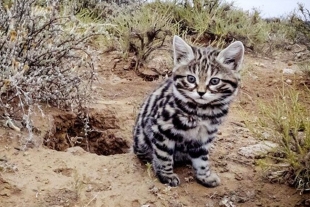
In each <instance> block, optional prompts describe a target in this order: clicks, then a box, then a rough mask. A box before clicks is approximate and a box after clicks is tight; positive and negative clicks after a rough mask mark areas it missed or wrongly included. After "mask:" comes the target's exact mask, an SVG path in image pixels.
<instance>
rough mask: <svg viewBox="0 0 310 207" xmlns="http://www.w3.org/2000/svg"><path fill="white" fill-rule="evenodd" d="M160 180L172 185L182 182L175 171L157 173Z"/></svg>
mask: <svg viewBox="0 0 310 207" xmlns="http://www.w3.org/2000/svg"><path fill="white" fill-rule="evenodd" d="M157 176H158V178H159V180H160V182H162V183H164V184H168V185H170V186H171V187H175V186H177V185H179V184H180V179H179V177H178V175H177V174H175V173H173V174H169V175H167V174H165V175H163V174H157Z"/></svg>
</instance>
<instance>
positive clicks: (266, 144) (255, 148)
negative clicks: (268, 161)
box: [238, 141, 278, 158]
mask: <svg viewBox="0 0 310 207" xmlns="http://www.w3.org/2000/svg"><path fill="white" fill-rule="evenodd" d="M277 146H278V144H276V143H274V142H270V141H262V142H259V143H258V144H254V145H250V146H247V147H241V148H240V149H239V150H238V154H239V155H242V156H244V157H246V158H257V157H260V156H262V155H265V154H267V153H268V152H270V151H272V150H273V149H274V148H276V147H277Z"/></svg>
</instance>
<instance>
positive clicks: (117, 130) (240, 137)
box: [0, 54, 310, 207]
mask: <svg viewBox="0 0 310 207" xmlns="http://www.w3.org/2000/svg"><path fill="white" fill-rule="evenodd" d="M115 59H117V55H115V54H112V55H111V54H110V55H103V58H102V64H100V65H101V66H100V68H99V71H98V81H97V82H96V84H95V86H94V89H93V93H94V94H95V97H96V99H95V100H94V103H92V104H91V105H90V108H91V109H90V111H89V114H90V116H89V123H90V125H91V126H92V129H93V130H94V131H95V132H94V133H93V134H90V137H91V138H89V139H88V140H87V141H85V139H84V140H83V138H81V136H79V134H80V133H82V130H81V129H83V124H81V122H79V119H78V116H77V115H75V114H73V113H70V112H61V111H59V110H57V109H55V108H52V107H48V106H46V107H45V108H44V111H45V116H44V117H42V116H41V115H40V114H39V113H38V114H37V116H36V117H35V119H34V123H33V124H34V126H35V127H36V133H35V135H34V137H33V138H32V140H31V142H29V144H28V146H27V148H26V149H25V150H23V149H22V147H21V144H20V140H25V139H27V137H28V134H27V132H26V130H22V131H21V132H16V131H14V130H12V129H8V128H4V127H0V143H1V144H0V162H1V166H2V169H1V171H0V206H3V207H4V206H5V207H10V206H12V207H13V206H16V207H26V206H27V207H28V206H29V207H39V206H40V207H41V206H42V207H43V206H44V207H45V206H54V207H56V206H72V207H73V206H76V207H80V206H81V207H82V206H85V207H86V206H96V207H97V206H98V207H99V206H100V207H142V206H143V207H148V206H149V207H161V206H163V207H166V206H167V207H185V206H188V207H213V206H214V207H216V206H226V207H233V206H244V207H251V206H270V207H272V206H274V207H275V206H279V207H292V206H306V205H307V202H310V201H309V199H310V195H309V194H300V192H299V191H297V190H295V189H294V188H291V187H289V186H287V185H284V184H279V183H270V182H269V181H267V180H265V179H264V178H263V176H262V175H263V171H262V169H261V168H260V167H259V166H258V165H257V164H256V163H257V160H255V159H254V158H247V157H244V156H242V155H240V154H239V153H238V151H239V149H240V148H241V147H245V146H249V145H251V144H255V143H258V142H259V141H260V140H259V138H258V137H256V136H255V135H254V134H252V132H251V130H250V129H248V128H247V124H245V123H248V122H251V121H254V120H255V119H257V116H259V113H258V106H257V103H258V102H260V101H268V100H271V99H272V98H273V94H274V93H275V92H277V90H278V87H282V86H283V85H286V84H287V83H289V84H290V81H287V80H288V79H290V80H291V81H292V82H293V83H294V82H295V79H296V81H297V84H300V82H301V81H303V78H302V77H300V75H283V73H282V70H283V69H284V68H291V69H297V65H296V64H295V63H294V62H289V63H288V62H287V61H286V60H284V59H281V58H274V59H268V58H258V57H253V56H252V55H250V54H246V58H245V62H244V67H243V74H242V76H243V77H242V87H241V91H240V93H239V95H238V98H237V99H236V100H235V102H234V103H233V104H232V106H231V110H230V114H229V116H228V118H227V119H226V121H225V123H224V124H223V125H222V126H221V130H220V132H219V134H218V138H217V140H216V141H215V143H214V148H213V149H212V152H211V159H212V165H213V170H215V171H216V172H217V173H218V174H219V176H220V178H221V180H222V183H221V185H220V186H218V187H216V188H205V187H203V186H201V185H199V184H198V183H197V182H196V181H195V179H194V178H193V172H192V169H191V167H190V166H180V167H178V168H176V173H177V174H179V176H180V179H181V184H180V186H178V187H174V188H171V187H169V186H166V185H164V184H161V183H160V182H159V181H158V180H157V179H156V177H155V176H154V174H153V172H152V170H151V168H150V166H148V165H144V164H143V163H141V162H140V161H139V160H138V159H137V158H136V157H135V155H134V154H133V153H132V152H130V149H129V148H130V146H131V144H132V127H133V124H134V120H135V117H136V114H137V113H138V107H139V105H140V104H141V103H142V101H143V99H144V98H145V96H146V95H147V94H148V93H150V92H151V91H152V90H153V89H154V88H155V87H156V86H157V85H158V84H159V83H160V82H161V81H162V80H161V78H159V79H158V80H154V81H144V80H142V79H141V78H140V77H138V76H137V75H136V74H135V73H134V72H133V71H131V70H126V71H125V70H124V69H123V68H124V66H125V65H126V64H128V63H125V62H121V61H118V60H115ZM115 63H117V65H116V67H114V64H115ZM125 68H126V67H125ZM126 69H127V68H126ZM85 149H86V150H85ZM57 150H58V151H57ZM91 152H94V153H91ZM96 153H97V154H96ZM308 205H310V204H308Z"/></svg>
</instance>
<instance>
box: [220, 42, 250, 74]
mask: <svg viewBox="0 0 310 207" xmlns="http://www.w3.org/2000/svg"><path fill="white" fill-rule="evenodd" d="M243 56H244V46H243V44H242V42H240V41H236V42H234V43H231V44H230V45H229V46H228V47H226V48H225V49H224V50H222V51H221V52H220V54H219V55H218V56H217V58H216V59H217V61H218V62H219V63H221V64H223V65H225V66H226V67H227V68H229V69H231V70H235V71H239V70H240V68H241V67H240V66H241V64H242V61H243Z"/></svg>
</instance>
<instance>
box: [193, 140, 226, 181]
mask: <svg viewBox="0 0 310 207" xmlns="http://www.w3.org/2000/svg"><path fill="white" fill-rule="evenodd" d="M208 154H209V151H208V148H207V146H204V145H202V146H201V147H197V148H192V149H189V155H190V157H191V160H192V166H193V168H194V170H195V174H196V179H197V181H198V182H199V183H200V184H202V185H204V186H206V187H216V186H218V185H219V184H220V183H221V180H220V178H219V177H218V176H217V174H215V173H213V172H211V169H210V163H209V155H208Z"/></svg>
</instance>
